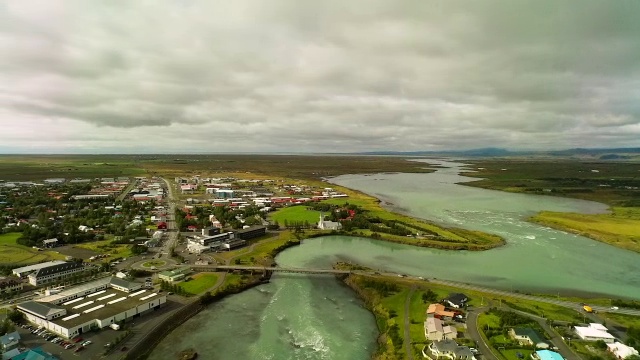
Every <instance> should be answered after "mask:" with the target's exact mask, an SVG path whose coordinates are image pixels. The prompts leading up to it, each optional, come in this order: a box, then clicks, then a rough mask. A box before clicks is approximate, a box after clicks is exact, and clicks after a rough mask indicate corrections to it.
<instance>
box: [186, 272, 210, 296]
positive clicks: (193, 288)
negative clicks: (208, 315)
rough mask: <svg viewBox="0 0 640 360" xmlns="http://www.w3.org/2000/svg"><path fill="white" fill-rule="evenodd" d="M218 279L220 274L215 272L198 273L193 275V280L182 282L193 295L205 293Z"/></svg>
mask: <svg viewBox="0 0 640 360" xmlns="http://www.w3.org/2000/svg"><path fill="white" fill-rule="evenodd" d="M217 281H218V274H214V273H198V274H195V275H192V276H191V280H189V281H184V282H182V283H180V287H182V288H183V289H184V290H185V291H186V292H188V293H189V294H192V295H199V294H202V293H204V292H205V291H206V290H207V289H209V288H211V287H213V286H214V285H215V284H216V282H217Z"/></svg>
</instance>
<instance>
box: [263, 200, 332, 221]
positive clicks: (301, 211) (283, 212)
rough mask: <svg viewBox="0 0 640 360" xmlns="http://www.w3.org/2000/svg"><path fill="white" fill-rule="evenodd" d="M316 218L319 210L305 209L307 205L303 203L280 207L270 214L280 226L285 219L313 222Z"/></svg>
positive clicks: (318, 217)
mask: <svg viewBox="0 0 640 360" xmlns="http://www.w3.org/2000/svg"><path fill="white" fill-rule="evenodd" d="M343 203H344V201H343ZM318 219H320V212H318V211H316V210H307V207H306V206H304V205H297V206H289V207H286V208H282V209H280V210H278V211H276V212H274V213H273V214H272V215H271V220H272V221H277V222H278V223H279V224H280V226H282V225H284V221H285V220H286V221H289V222H292V221H296V222H305V221H308V222H309V224H315V223H317V222H318Z"/></svg>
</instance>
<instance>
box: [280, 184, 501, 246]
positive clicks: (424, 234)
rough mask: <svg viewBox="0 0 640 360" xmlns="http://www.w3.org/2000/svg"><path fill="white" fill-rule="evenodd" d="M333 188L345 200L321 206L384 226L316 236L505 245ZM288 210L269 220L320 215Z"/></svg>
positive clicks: (491, 237)
mask: <svg viewBox="0 0 640 360" xmlns="http://www.w3.org/2000/svg"><path fill="white" fill-rule="evenodd" d="M334 188H335V189H336V190H337V191H339V192H342V193H344V194H347V195H348V198H340V199H331V200H326V201H323V202H322V203H321V204H328V205H330V206H334V207H337V208H340V207H342V208H347V207H349V206H352V207H353V206H355V207H357V208H358V209H357V210H358V211H360V212H361V215H362V216H364V218H365V219H366V220H368V221H375V222H377V223H376V225H378V224H383V226H377V228H378V230H377V231H373V230H370V229H365V228H354V229H351V230H349V231H342V230H338V231H321V232H320V235H319V236H322V235H346V236H358V237H366V238H370V239H374V240H382V241H388V242H393V243H398V244H405V245H412V246H419V247H429V248H435V249H443V250H470V251H482V250H489V249H493V248H496V247H500V246H502V245H504V244H506V241H505V239H504V238H502V237H500V236H498V235H495V234H489V233H486V232H482V231H474V230H467V229H462V228H456V227H444V226H441V225H436V224H435V223H433V222H430V221H427V220H423V219H417V218H414V217H411V216H407V215H403V214H400V213H398V212H394V211H392V210H389V209H385V208H384V207H383V205H382V204H383V201H382V200H381V199H378V198H376V197H374V196H371V195H368V194H365V193H363V192H360V191H357V190H353V189H350V188H347V187H343V186H339V185H334ZM298 208H299V209H298ZM291 209H292V207H287V208H283V209H281V210H279V211H277V212H275V213H273V214H272V215H271V218H272V219H274V218H275V219H277V220H278V222H279V223H280V224H283V223H286V222H287V221H288V222H289V223H294V222H300V221H299V220H300V219H302V218H304V219H317V218H318V215H319V214H320V212H319V211H317V210H313V209H311V208H310V207H306V206H305V205H298V206H296V211H291ZM287 214H290V217H287ZM347 221H349V220H347ZM307 223H308V221H307ZM388 224H393V226H397V227H399V228H401V229H402V230H404V231H405V232H407V233H408V234H410V235H404V236H403V235H395V234H392V233H390V232H384V231H381V230H384V229H385V228H386V227H387V225H388ZM309 227H311V225H309Z"/></svg>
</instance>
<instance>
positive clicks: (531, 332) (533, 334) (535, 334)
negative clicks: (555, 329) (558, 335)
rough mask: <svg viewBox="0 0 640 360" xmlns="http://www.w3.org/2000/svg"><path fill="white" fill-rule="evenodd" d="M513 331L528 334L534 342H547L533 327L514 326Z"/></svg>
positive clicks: (518, 333)
mask: <svg viewBox="0 0 640 360" xmlns="http://www.w3.org/2000/svg"><path fill="white" fill-rule="evenodd" d="M513 331H514V332H515V333H516V335H519V336H527V337H528V338H529V339H531V341H532V342H533V343H534V344H540V343H547V341H546V340H544V338H543V337H542V336H541V335H540V334H538V332H537V331H535V330H533V329H532V328H528V327H525V328H514V329H513Z"/></svg>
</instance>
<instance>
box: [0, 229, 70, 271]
mask: <svg viewBox="0 0 640 360" xmlns="http://www.w3.org/2000/svg"><path fill="white" fill-rule="evenodd" d="M20 236H22V234H21V233H7V234H2V235H0V264H13V265H15V264H25V265H27V264H35V263H39V262H42V261H50V260H64V258H65V256H64V255H62V254H58V253H57V252H54V251H38V250H36V249H34V248H30V247H28V246H24V245H20V244H18V243H16V241H17V240H18V238H19V237H20Z"/></svg>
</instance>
